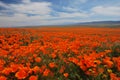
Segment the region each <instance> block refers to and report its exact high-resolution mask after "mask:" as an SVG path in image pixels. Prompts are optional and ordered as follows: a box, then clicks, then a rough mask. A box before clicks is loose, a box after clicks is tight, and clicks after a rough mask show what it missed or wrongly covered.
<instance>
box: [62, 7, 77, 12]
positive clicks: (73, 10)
mask: <svg viewBox="0 0 120 80" xmlns="http://www.w3.org/2000/svg"><path fill="white" fill-rule="evenodd" d="M63 9H64V10H65V11H70V12H76V11H78V9H76V8H72V7H63Z"/></svg>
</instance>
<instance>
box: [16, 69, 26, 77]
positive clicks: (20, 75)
mask: <svg viewBox="0 0 120 80" xmlns="http://www.w3.org/2000/svg"><path fill="white" fill-rule="evenodd" d="M15 77H17V78H18V79H25V78H26V77H27V73H26V72H25V71H24V70H19V71H18V72H17V73H16V74H15Z"/></svg>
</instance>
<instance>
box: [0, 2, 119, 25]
mask: <svg viewBox="0 0 120 80" xmlns="http://www.w3.org/2000/svg"><path fill="white" fill-rule="evenodd" d="M107 20H120V0H0V27H14V26H38V25H64V24H72V23H79V22H90V21H107Z"/></svg>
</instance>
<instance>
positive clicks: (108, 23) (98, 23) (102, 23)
mask: <svg viewBox="0 0 120 80" xmlns="http://www.w3.org/2000/svg"><path fill="white" fill-rule="evenodd" d="M75 25H95V26H118V25H119V26H120V21H93V22H83V23H76V24H75Z"/></svg>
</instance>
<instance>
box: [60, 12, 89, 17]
mask: <svg viewBox="0 0 120 80" xmlns="http://www.w3.org/2000/svg"><path fill="white" fill-rule="evenodd" d="M58 14H59V17H60V18H75V17H79V18H85V17H88V16H89V14H87V13H80V12H74V13H66V12H59V13H58Z"/></svg>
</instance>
